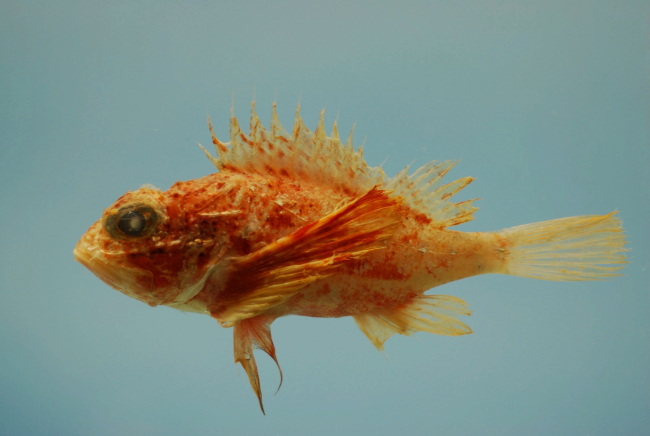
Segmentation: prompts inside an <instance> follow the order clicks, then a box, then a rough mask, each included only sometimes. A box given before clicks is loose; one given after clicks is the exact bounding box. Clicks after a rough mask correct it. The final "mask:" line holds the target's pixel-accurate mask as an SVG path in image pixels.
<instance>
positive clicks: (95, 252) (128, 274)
mask: <svg viewBox="0 0 650 436" xmlns="http://www.w3.org/2000/svg"><path fill="white" fill-rule="evenodd" d="M73 254H74V259H75V260H76V261H77V262H79V263H81V264H82V265H83V266H85V267H86V268H88V269H89V270H90V271H91V272H92V273H93V274H95V275H96V276H97V277H98V278H99V279H100V280H101V281H103V282H104V283H106V284H107V285H109V286H110V287H111V288H113V289H116V290H118V291H120V292H122V293H123V294H125V295H127V296H129V297H131V298H135V299H137V300H140V301H142V302H143V303H147V304H148V305H149V306H157V305H158V304H160V302H159V301H158V299H155V298H153V296H152V291H153V279H154V277H153V273H152V272H151V271H147V270H142V269H139V268H133V267H130V266H127V265H124V263H123V262H121V261H120V259H119V257H120V256H119V255H114V254H111V255H107V254H106V253H104V252H103V251H102V250H99V249H98V248H96V247H93V246H89V245H88V243H87V242H86V241H84V239H83V238H82V240H80V241H79V243H78V244H77V246H76V247H75V249H74V251H73Z"/></svg>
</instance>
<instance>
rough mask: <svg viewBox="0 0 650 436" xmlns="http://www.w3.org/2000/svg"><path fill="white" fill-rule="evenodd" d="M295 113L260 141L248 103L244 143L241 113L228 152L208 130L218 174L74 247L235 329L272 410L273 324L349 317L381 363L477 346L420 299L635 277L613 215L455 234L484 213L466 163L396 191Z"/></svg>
mask: <svg viewBox="0 0 650 436" xmlns="http://www.w3.org/2000/svg"><path fill="white" fill-rule="evenodd" d="M299 109H300V106H298V110H297V111H296V117H295V122H294V125H293V129H292V132H291V133H288V132H287V131H286V130H285V129H284V128H283V127H282V125H281V124H280V121H279V119H278V116H277V113H276V110H275V104H274V105H273V110H272V116H271V127H270V130H266V129H265V128H264V127H262V125H261V123H260V121H259V119H258V117H257V115H256V113H255V103H254V102H253V107H252V111H251V112H252V114H251V121H250V133H249V134H248V135H246V134H244V133H243V132H242V131H241V129H240V127H239V124H238V122H237V119H236V118H235V117H234V115H233V116H232V118H231V121H230V142H227V143H223V142H221V141H219V140H218V139H217V137H216V136H215V134H214V131H213V129H212V125H211V124H210V119H209V118H208V125H209V128H210V133H211V135H212V141H213V143H214V146H215V149H216V157H215V156H212V155H211V154H210V153H209V152H208V151H206V150H205V149H204V148H203V147H202V146H201V148H203V151H205V153H206V155H207V156H208V158H209V159H210V160H211V161H212V163H214V165H215V166H216V167H217V169H218V172H216V173H215V174H212V175H208V176H205V177H202V178H199V179H196V180H190V181H186V182H180V181H179V182H177V183H175V184H174V185H172V186H171V188H170V189H169V190H167V191H164V192H163V191H161V190H159V189H155V188H153V187H151V186H148V185H146V186H144V187H142V188H140V189H138V190H136V191H133V192H127V193H126V194H124V195H123V196H121V197H120V198H119V199H118V200H117V201H116V202H115V203H114V204H113V205H111V206H110V207H109V208H107V209H106V210H104V213H103V216H102V218H101V219H100V220H98V221H97V222H96V223H94V224H93V225H92V226H91V227H90V229H89V230H88V231H87V232H86V233H85V234H84V235H83V237H82V238H81V240H80V241H79V242H78V244H77V246H76V248H75V249H74V257H75V259H76V260H77V261H79V262H81V263H82V264H83V265H84V266H86V267H87V268H88V269H89V270H90V271H92V272H93V273H94V274H95V275H96V276H98V277H99V278H100V279H101V280H103V281H104V282H105V283H106V284H108V285H109V286H111V287H113V288H115V289H117V290H118V291H120V292H122V293H124V294H126V295H128V296H129V297H133V298H135V299H137V300H140V301H142V302H144V303H147V304H148V305H150V306H157V305H165V306H169V307H173V308H175V309H178V310H181V311H187V312H196V313H202V314H207V315H210V316H211V317H213V318H215V319H216V320H217V321H218V322H219V324H220V325H221V326H222V327H232V328H233V334H234V352H235V363H241V365H242V366H243V367H244V369H245V370H246V373H247V375H248V378H249V381H250V384H251V386H252V388H253V390H254V391H255V394H256V395H257V398H258V400H259V404H260V407H261V408H262V412H264V408H263V405H262V393H261V389H260V382H259V378H258V372H257V365H256V363H255V358H254V357H253V349H254V348H257V349H261V350H263V351H264V352H266V353H267V354H269V355H270V356H271V357H272V358H273V359H274V360H275V362H276V364H277V358H276V352H275V347H274V345H273V341H272V339H271V329H270V326H271V323H272V322H273V321H274V320H276V319H277V318H279V317H282V316H286V315H302V316H310V317H328V318H336V317H343V316H352V317H353V318H354V320H355V321H356V324H357V325H358V326H359V328H360V329H361V331H362V332H363V333H364V334H365V335H366V336H367V337H368V339H369V340H370V341H371V342H372V344H373V345H374V346H375V347H377V348H378V349H379V350H383V344H384V342H385V341H386V340H387V339H388V338H389V337H390V336H392V335H393V334H395V333H399V334H402V335H410V334H412V333H414V332H418V331H424V332H430V333H435V334H441V335H451V336H455V335H464V334H468V333H471V332H472V331H471V330H470V328H469V327H468V326H467V325H466V324H465V323H464V322H463V321H461V319H459V316H461V315H469V314H470V312H469V310H468V306H467V304H466V303H465V302H464V301H463V300H461V299H459V298H456V297H453V296H448V295H429V294H425V291H427V290H429V289H431V288H434V287H436V286H439V285H442V284H445V283H448V282H451V281H454V280H459V279H462V278H465V277H470V276H475V275H478V274H487V273H500V274H512V275H516V276H521V277H530V278H536V279H545V280H601V279H605V278H609V277H613V276H615V275H618V274H617V270H618V269H620V268H623V266H624V265H623V264H624V263H626V262H625V257H624V255H623V251H625V249H624V244H625V239H624V235H623V232H622V223H621V221H620V220H619V219H618V218H616V217H615V216H614V214H615V213H616V212H612V213H610V214H608V215H589V216H578V217H571V218H561V219H556V220H551V221H545V222H539V223H534V224H527V225H522V226H518V227H514V228H509V229H505V230H500V231H496V232H472V233H465V232H459V231H453V230H450V228H452V227H454V226H456V225H458V224H462V223H464V222H467V221H470V220H471V219H472V218H473V213H474V212H475V211H476V210H477V208H476V207H474V205H473V201H474V200H468V201H462V202H458V203H456V202H453V201H452V197H453V196H454V194H456V193H457V192H458V191H460V190H461V189H463V187H465V186H467V185H468V184H469V183H470V182H472V178H471V177H464V178H461V179H458V180H455V181H452V182H449V183H445V182H443V178H444V176H445V174H447V172H448V171H449V170H450V169H451V168H452V167H453V166H454V165H455V163H456V162H454V161H445V162H437V161H433V162H429V163H427V164H426V165H424V166H422V167H421V168H419V169H418V170H417V171H414V172H412V174H409V168H408V167H407V168H406V169H404V170H403V171H401V172H400V173H399V174H397V175H396V176H395V177H392V178H390V177H388V176H386V174H385V173H384V171H383V170H382V169H381V167H376V168H372V167H370V166H368V164H366V162H365V160H364V159H363V156H362V153H363V150H362V148H361V147H359V148H358V150H356V151H355V150H354V148H353V145H352V133H351V134H350V137H349V138H348V140H347V141H346V142H345V144H342V143H341V141H340V139H339V135H338V133H337V128H336V123H334V126H333V129H332V133H331V134H330V135H329V136H327V135H326V133H325V130H324V126H323V112H321V117H320V121H319V123H318V126H317V128H316V130H315V131H314V132H311V131H310V130H308V129H307V128H306V127H305V125H304V124H303V121H302V119H301V118H300V113H299ZM199 145H200V144H199ZM279 368H280V367H279V365H278V369H279ZM280 376H281V377H282V372H281V370H280ZM281 380H282V378H281ZM280 383H282V381H280Z"/></svg>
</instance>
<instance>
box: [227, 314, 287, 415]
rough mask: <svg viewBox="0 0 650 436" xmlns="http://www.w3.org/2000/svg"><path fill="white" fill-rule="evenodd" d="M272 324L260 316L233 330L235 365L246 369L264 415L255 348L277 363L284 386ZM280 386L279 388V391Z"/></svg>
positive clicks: (242, 323)
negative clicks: (239, 364) (272, 333)
mask: <svg viewBox="0 0 650 436" xmlns="http://www.w3.org/2000/svg"><path fill="white" fill-rule="evenodd" d="M271 322H272V319H269V318H267V317H263V316H258V317H255V318H249V319H245V320H243V321H241V322H238V323H237V324H235V328H234V329H233V335H234V340H233V344H234V347H235V364H237V363H241V365H242V366H243V367H244V370H245V371H246V374H247V375H248V381H249V382H250V384H251V387H252V388H253V391H254V392H255V395H257V399H258V401H259V403H260V409H262V413H264V404H263V403H262V389H261V386H260V378H259V375H258V373H257V363H255V357H254V356H253V349H254V348H257V349H260V350H262V351H264V352H265V353H266V354H268V355H269V356H271V358H272V359H273V360H274V361H275V364H276V365H277V366H278V370H279V371H280V386H282V369H281V368H280V364H279V363H278V359H277V357H276V356H275V346H274V345H273V339H271ZM280 386H278V391H279V390H280ZM276 393H277V392H276Z"/></svg>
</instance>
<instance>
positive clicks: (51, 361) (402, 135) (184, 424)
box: [0, 0, 650, 435]
mask: <svg viewBox="0 0 650 436" xmlns="http://www.w3.org/2000/svg"><path fill="white" fill-rule="evenodd" d="M648 22H649V15H648V4H647V2H644V1H609V2H608V1H597V2H595V1H539V2H532V1H530V2H526V1H458V2H424V1H420V2H416V1H413V2H410V1H406V2H376V1H375V2H371V1H368V2H355V1H329V2H320V3H316V2H305V1H293V2H290V1H284V2H262V1H260V2H257V3H250V2H245V1H233V2H217V1H210V2H207V1H206V2H199V1H194V2H163V1H138V2H107V1H78V2H70V1H56V2H45V1H42V2H34V1H20V2H16V1H7V0H4V1H2V2H0V140H1V148H0V200H1V202H0V207H1V212H2V213H1V214H0V247H1V249H0V434H2V435H30V434H41V435H45V434H48V435H73V434H106V435H127V434H132V435H144V434H165V435H180V434H241V435H250V434H278V435H286V434H335V433H336V434H355V435H358V434H372V435H383V434H400V433H401V434H404V433H407V434H495V435H496V434H540V435H546V434H581V435H586V434H590V435H610V434H644V433H645V432H647V431H648V428H650V394H649V392H650V321H649V316H648V313H649V309H650V293H649V285H648V283H649V278H650V255H649V244H650V237H649V231H648V222H649V221H648V216H649V213H650V208H649V205H650V194H649V191H648V189H649V188H650V177H649V172H648V166H649V164H650V136H649V133H648V120H649V108H648V106H649V104H648V102H649V86H648V83H649V82H648V72H649V69H648V67H649V65H650V62H649V61H650V56H649V51H648V37H649V32H648ZM254 89H255V90H256V100H257V107H258V112H259V114H260V117H261V119H262V121H263V122H264V124H265V125H268V122H269V116H270V109H271V104H272V103H273V101H274V100H277V103H278V111H279V113H280V117H281V119H282V121H283V123H284V125H285V127H286V128H287V129H290V127H291V124H292V120H293V113H294V110H295V104H296V103H297V102H298V100H301V102H302V114H303V118H304V119H305V122H306V123H307V124H308V126H310V127H312V128H313V127H315V125H316V122H317V120H318V115H319V112H320V110H321V108H323V107H326V108H327V113H326V122H327V124H328V125H331V123H332V121H333V120H334V119H335V118H336V116H337V114H338V120H339V126H340V129H341V131H342V134H344V133H345V132H346V131H347V130H348V129H349V128H350V127H351V126H352V124H353V123H354V122H356V123H357V124H356V130H355V137H356V138H357V144H359V143H360V142H361V140H362V139H363V138H364V137H365V136H367V142H366V146H365V150H366V153H365V155H366V158H367V160H368V162H369V163H370V164H371V165H379V164H381V163H382V162H383V161H384V160H385V159H386V158H387V157H388V161H387V162H386V163H385V165H384V168H385V170H386V172H387V173H388V174H390V175H393V174H395V173H396V172H397V171H399V170H400V169H401V168H403V167H404V166H405V165H407V164H409V163H411V162H412V161H413V160H416V163H417V164H424V163H425V162H427V161H429V160H433V159H438V160H442V159H462V161H461V163H460V164H459V165H458V166H457V167H456V168H455V169H454V170H453V171H452V173H450V174H449V176H448V177H449V180H452V178H453V177H461V176H466V175H471V176H474V177H476V179H477V180H476V181H475V182H474V184H472V185H471V186H470V187H468V188H466V189H465V190H464V191H463V192H462V193H461V194H459V197H458V198H459V199H468V198H474V197H481V198H483V200H481V201H480V202H479V203H478V205H479V206H480V207H481V209H480V210H479V211H478V212H477V213H476V215H475V216H476V220H475V221H473V222H471V223H468V224H466V225H463V226H461V227H460V229H461V230H468V231H475V230H496V229H499V228H503V227H509V226H513V225H518V224H524V223H528V222H533V221H541V220H547V219H551V218H558V217H564V216H571V215H581V214H604V213H607V212H610V211H612V210H614V209H617V210H618V211H619V212H620V217H621V218H622V219H623V221H624V223H625V228H626V231H627V236H628V239H629V240H630V244H629V247H630V248H631V249H632V251H631V252H630V253H629V258H630V260H631V263H630V265H629V266H628V267H627V269H626V270H625V273H626V275H625V276H623V277H619V278H616V279H614V280H611V281H607V282H585V283H556V282H546V281H533V280H527V279H520V278H515V277H508V276H482V277H474V278H471V279H467V280H463V281H460V282H456V283H452V284H449V285H446V286H444V288H440V289H438V290H437V291H436V292H438V293H447V294H451V295H457V296H459V297H461V298H463V299H465V300H466V301H467V302H468V303H469V304H470V306H471V308H472V310H473V313H474V315H473V316H472V317H471V318H469V319H468V323H469V325H470V326H471V327H472V329H473V330H474V332H475V333H474V334H472V335H468V336H464V337H455V338H449V337H441V336H433V335H428V334H419V335H418V336H419V340H417V339H413V338H406V337H393V338H391V339H390V340H389V341H388V342H387V344H386V345H387V346H386V354H387V356H388V357H389V359H390V362H388V361H387V360H386V359H385V358H384V357H383V356H382V355H381V354H380V353H378V352H377V351H376V350H375V349H374V348H373V347H372V345H371V344H370V343H369V341H368V340H367V339H366V338H365V337H364V336H363V335H362V333H361V332H360V331H359V330H358V329H357V327H356V326H355V324H354V322H353V320H352V319H350V318H344V319H309V318H297V317H290V318H284V319H281V320H278V321H277V322H276V323H275V324H274V325H273V333H274V338H275V344H276V346H277V349H278V357H279V359H280V363H281V365H282V368H283V370H284V373H285V381H284V385H283V387H282V389H281V390H280V392H279V393H278V395H276V396H273V395H272V394H273V392H274V391H275V387H276V386H277V382H278V375H277V370H276V369H275V366H274V364H273V362H272V361H271V359H269V358H268V357H266V356H264V355H263V354H259V356H258V362H259V364H260V372H261V377H262V384H263V392H264V395H265V400H266V401H265V403H266V411H267V416H263V415H262V414H261V413H260V411H259V409H258V406H257V401H256V399H255V397H254V394H253V392H252V391H251V389H250V387H249V384H248V380H247V378H246V376H245V373H244V372H243V370H241V369H239V370H238V369H237V368H236V367H235V365H234V364H233V354H232V337H231V335H232V331H231V330H226V329H222V328H220V327H219V325H218V324H217V322H216V321H214V320H212V319H210V318H209V317H207V316H199V315H194V314H183V313H181V312H177V311H174V310H172V309H168V308H156V309H152V308H150V307H148V306H146V305H144V304H142V303H140V302H137V301H135V300H131V299H129V298H127V297H125V296H123V295H122V294H120V293H118V292H116V291H113V290H111V289H110V288H109V287H108V286H106V285H105V284H103V283H102V282H101V281H99V280H98V279H97V278H95V277H94V276H93V275H92V274H91V273H90V272H88V271H87V270H85V269H84V268H83V267H82V266H81V265H80V264H78V263H75V262H74V261H73V259H72V249H73V247H74V245H75V243H76V241H77V240H78V238H79V237H80V236H81V235H82V234H83V233H84V232H85V230H86V229H87V228H88V226H90V224H91V223H93V222H94V221H95V220H96V219H98V218H99V217H100V216H101V213H102V210H103V208H105V207H107V206H109V205H110V204H111V203H112V202H113V201H114V200H115V199H117V198H118V197H119V196H120V195H122V194H123V193H124V192H126V191H127V190H130V189H131V190H132V189H136V188H138V187H140V186H141V185H143V184H145V183H151V184H154V185H156V186H158V187H160V188H163V189H167V188H168V187H169V186H170V185H171V184H172V183H173V182H175V181H177V180H186V179H192V178H196V177H200V176H203V175H206V174H208V173H210V172H213V171H214V169H213V167H212V166H211V164H210V163H209V161H208V160H207V159H206V158H205V156H204V155H203V153H202V152H201V151H200V149H199V148H198V147H197V145H196V141H199V142H202V143H204V144H206V145H208V144H209V142H210V140H209V134H208V130H207V126H206V121H205V118H206V113H209V114H210V115H211V117H212V119H213V122H214V124H215V128H216V131H217V134H218V135H219V136H220V137H222V138H223V139H227V132H228V127H227V126H228V119H229V115H230V108H231V100H232V96H233V93H234V104H235V113H236V115H237V116H238V117H239V118H240V120H241V124H242V125H244V126H245V125H247V124H248V123H247V117H248V113H249V104H250V101H251V99H252V95H253V90H254ZM276 93H277V97H275V96H276ZM339 112H340V113H339ZM238 372H239V376H238ZM645 434H647V433H645Z"/></svg>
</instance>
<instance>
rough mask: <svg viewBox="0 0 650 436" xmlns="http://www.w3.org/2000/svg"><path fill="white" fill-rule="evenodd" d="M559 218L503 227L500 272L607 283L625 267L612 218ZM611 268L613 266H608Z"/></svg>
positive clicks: (622, 242) (617, 227)
mask: <svg viewBox="0 0 650 436" xmlns="http://www.w3.org/2000/svg"><path fill="white" fill-rule="evenodd" d="M615 214H616V212H612V213H609V214H607V215H584V216H576V217H569V218H560V219H555V220H550V221H543V222H538V223H532V224H525V225H523V226H517V227H512V228H509V229H504V230H501V231H499V232H497V233H496V234H497V235H499V236H500V237H502V238H504V240H505V241H506V244H507V246H506V247H504V248H503V249H502V252H503V254H502V255H503V257H504V260H505V262H504V267H503V268H504V269H503V271H498V272H503V273H504V274H511V275H516V276H520V277H528V278H533V279H543V280H556V281H582V280H605V279H608V278H611V277H616V276H618V275H620V274H618V273H617V271H618V270H620V269H621V268H624V267H625V264H627V262H626V261H625V255H624V254H623V252H625V251H627V250H626V249H625V248H623V247H624V245H625V242H626V241H625V235H624V234H623V230H622V222H621V220H620V219H618V218H616V217H615V216H614V215H615ZM606 265H614V266H606Z"/></svg>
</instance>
